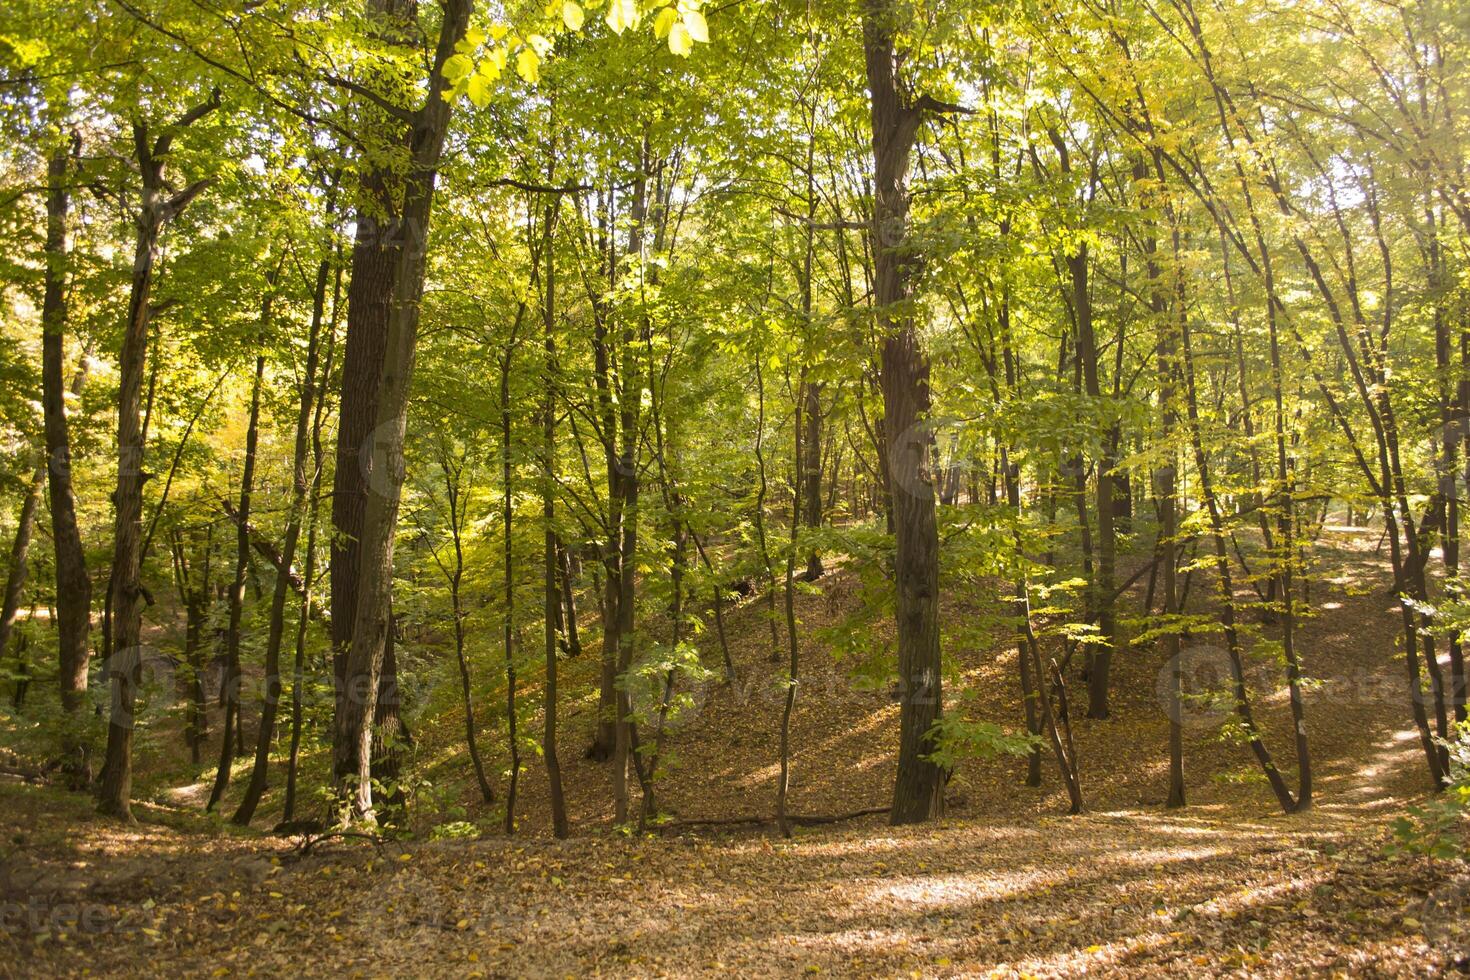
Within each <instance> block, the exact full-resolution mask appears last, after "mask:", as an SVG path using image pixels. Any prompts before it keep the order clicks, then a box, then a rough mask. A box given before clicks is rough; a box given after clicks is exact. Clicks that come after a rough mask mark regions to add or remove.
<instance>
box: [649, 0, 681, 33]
mask: <svg viewBox="0 0 1470 980" xmlns="http://www.w3.org/2000/svg"><path fill="white" fill-rule="evenodd" d="M678 19H679V12H678V11H676V10H675V9H674V8H673V7H665V8H664V9H662V10H660V11H659V12H658V16H657V17H655V18H654V20H653V36H654V37H656V38H658V39H659V40H660V41H662V40H663V39H664V38H666V37H668V36H669V30H670V28H672V27H673V26H674V22H675V21H677V20H678Z"/></svg>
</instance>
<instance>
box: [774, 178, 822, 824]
mask: <svg viewBox="0 0 1470 980" xmlns="http://www.w3.org/2000/svg"><path fill="white" fill-rule="evenodd" d="M808 162H810V161H808ZM809 263H810V253H808V269H809V268H810V264H809ZM805 373H806V372H805V371H803V372H802V374H803V378H802V381H801V384H800V386H799V387H800V391H798V393H797V397H796V405H797V408H796V420H795V424H794V425H793V427H792V429H793V434H794V435H793V437H794V442H795V447H794V448H795V452H794V453H793V454H792V464H793V465H794V466H795V468H796V473H797V480H796V481H795V485H794V486H792V488H791V541H790V543H789V546H788V548H787V551H786V642H787V651H788V656H789V657H790V660H789V662H788V664H787V668H786V698H785V704H784V705H782V708H781V774H780V777H779V778H778V780H777V783H776V827H777V829H779V830H780V831H781V836H782V837H790V836H791V824H790V822H789V821H788V820H787V817H786V797H787V794H788V792H789V790H790V787H791V714H792V711H793V710H794V709H795V708H796V682H797V672H798V669H799V667H800V666H801V650H800V646H799V645H798V643H797V637H796V585H795V582H796V538H797V529H798V528H799V527H800V526H801V516H802V514H801V512H802V507H801V496H802V494H803V492H804V490H803V483H804V481H803V480H801V475H802V472H801V471H802V466H803V459H804V458H806V457H805V456H804V453H803V450H804V449H805V448H806V447H804V446H803V445H802V438H803V429H804V428H805V427H804V426H803V425H802V417H801V416H802V404H803V402H806V404H808V405H810V402H807V400H806V393H807V389H809V388H810V387H811V383H810V382H809V381H807V380H806V378H805ZM818 431H819V432H820V430H818ZM806 434H807V435H808V436H810V434H811V430H810V429H809V428H808V429H806ZM818 465H819V466H820V465H821V463H820V460H819V461H818ZM813 561H815V562H816V567H817V570H818V572H819V573H820V570H821V564H822V563H821V559H820V558H819V557H817V554H816V552H812V553H811V556H810V558H809V559H808V569H810V568H811V562H813Z"/></svg>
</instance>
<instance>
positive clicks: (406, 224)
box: [333, 0, 472, 819]
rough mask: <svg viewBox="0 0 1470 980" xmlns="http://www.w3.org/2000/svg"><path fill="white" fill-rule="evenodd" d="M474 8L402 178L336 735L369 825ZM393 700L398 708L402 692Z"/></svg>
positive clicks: (431, 95)
mask: <svg viewBox="0 0 1470 980" xmlns="http://www.w3.org/2000/svg"><path fill="white" fill-rule="evenodd" d="M471 7H472V3H471V2H470V0H448V2H447V3H446V5H445V10H444V16H443V20H442V22H441V24H440V30H439V39H438V43H437V46H436V48H435V53H434V62H433V68H432V70H431V72H430V74H429V84H428V91H427V92H426V93H425V95H424V103H423V105H422V106H421V107H420V108H419V109H418V111H416V112H415V113H414V123H413V127H412V138H411V153H410V162H409V172H408V173H407V174H406V176H405V178H404V180H405V189H404V198H403V201H404V204H403V208H402V211H401V213H400V219H399V221H400V226H401V227H402V229H403V236H402V251H401V252H400V253H399V255H398V262H397V267H396V269H395V270H394V273H393V293H392V302H391V304H390V307H389V313H388V330H387V339H386V342H385V344H384V348H383V349H384V356H383V362H382V373H381V375H380V377H379V378H378V384H377V388H378V396H379V397H378V405H377V413H376V416H375V420H374V425H373V427H372V429H371V432H372V438H371V440H370V442H369V444H368V448H369V450H370V452H369V467H370V470H371V472H372V474H373V491H374V492H373V493H372V494H370V495H369V496H368V498H367V502H366V509H365V512H364V515H363V524H362V534H361V536H360V541H361V552H360V558H361V560H360V566H359V578H358V583H357V584H358V595H357V608H356V611H355V612H356V614H355V617H354V625H353V628H352V631H351V644H350V646H349V647H348V650H347V655H346V658H345V662H344V663H343V669H342V673H343V676H344V677H345V678H347V680H348V685H344V688H343V690H342V692H341V693H339V697H338V712H337V719H336V724H335V727H334V739H333V771H334V777H335V782H336V785H337V788H338V792H339V794H341V795H342V796H343V797H344V798H345V799H346V801H347V802H348V804H349V810H350V812H349V814H348V816H349V817H350V818H368V819H370V818H371V817H372V813H373V798H372V747H373V733H374V714H375V713H378V712H376V711H375V710H373V709H371V708H370V707H369V705H370V704H371V705H374V706H377V705H378V701H379V699H378V694H379V687H380V684H379V682H380V680H382V675H383V668H384V662H385V660H386V659H387V653H388V646H387V644H388V631H389V629H390V626H391V622H390V613H389V602H390V601H391V595H392V585H393V537H394V532H395V530H396V527H397V523H398V504H399V500H400V496H401V492H402V488H403V471H402V463H403V439H404V431H405V424H406V420H407V412H408V388H409V383H410V381H411V380H412V377H413V365H414V352H415V348H416V343H417V336H418V322H419V305H420V298H421V296H422V293H423V284H424V269H425V261H426V258H427V251H428V231H429V221H430V217H431V213H432V210H433V203H434V181H435V177H436V175H437V173H438V167H439V159H440V157H441V155H442V153H443V150H444V138H445V136H446V134H447V132H448V128H449V115H450V103H449V102H447V101H446V100H445V99H444V97H443V95H444V92H445V81H444V74H443V66H444V62H445V61H447V60H448V59H449V57H450V56H451V55H452V54H453V53H454V45H455V43H456V42H458V41H459V39H460V38H461V37H463V36H464V32H465V28H466V26H467V24H468V22H469V16H470V10H471ZM349 306H350V301H349ZM350 315H351V314H350V311H349V316H350ZM339 465H340V464H339ZM349 685H350V687H349ZM383 686H384V687H385V688H386V687H387V686H388V685H383ZM391 693H392V694H393V695H394V700H395V701H396V693H397V692H396V691H393V692H391ZM344 695H346V696H344Z"/></svg>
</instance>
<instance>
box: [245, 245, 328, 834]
mask: <svg viewBox="0 0 1470 980" xmlns="http://www.w3.org/2000/svg"><path fill="white" fill-rule="evenodd" d="M329 271H330V267H329V265H328V263H327V261H326V260H325V259H324V260H323V261H322V262H321V263H320V264H319V265H318V266H317V276H316V287H315V290H314V292H313V296H312V315H311V329H310V332H309V334H308V336H307V342H306V367H305V372H304V377H303V380H302V385H301V401H300V405H299V406H298V408H297V410H296V432H295V441H294V444H293V446H292V450H291V487H292V492H291V509H290V511H289V514H288V516H287V518H286V535H285V539H284V540H283V541H282V543H281V563H282V564H283V565H284V566H285V567H286V569H287V570H288V572H289V570H290V568H291V565H292V563H293V562H294V561H295V560H296V546H297V543H298V542H299V541H300V539H301V525H302V524H303V523H305V522H306V519H307V507H308V506H309V502H308V500H307V495H308V494H309V493H310V490H311V483H312V478H311V477H310V476H308V475H307V471H306V464H307V454H308V452H309V451H310V449H311V421H312V407H313V402H314V400H315V397H316V391H317V386H318V381H317V372H318V361H319V360H320V358H321V333H322V321H323V319H324V313H325V307H326V295H327V276H328V274H329ZM289 592H290V575H289V574H282V573H279V572H278V573H277V574H276V580H275V587H274V589H273V591H272V593H271V619H270V627H269V632H268V634H267V636H266V646H265V689H264V691H263V692H262V695H261V702H260V724H259V725H258V726H257V729H256V733H255V763H254V767H253V768H252V769H251V771H250V782H249V784H248V785H247V786H246V787H245V795H244V796H243V797H242V798H241V800H240V806H239V809H237V810H236V811H235V815H234V816H233V817H232V818H231V820H232V821H233V822H234V823H236V824H239V825H241V826H249V824H250V821H251V818H253V817H254V816H255V809H256V807H257V806H259V805H260V798H261V796H262V795H263V794H264V793H265V787H266V779H267V775H268V770H269V768H270V753H271V745H272V743H274V742H275V737H276V712H277V710H278V709H279V707H280V703H281V645H282V643H284V642H285V637H286V597H287V594H288V593H289Z"/></svg>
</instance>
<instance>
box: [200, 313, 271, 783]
mask: <svg viewBox="0 0 1470 980" xmlns="http://www.w3.org/2000/svg"><path fill="white" fill-rule="evenodd" d="M270 302H271V301H270V298H269V296H267V298H266V300H265V302H264V307H263V308H264V313H263V315H262V317H261V320H262V326H264V325H265V324H268V323H269V321H270ZM262 342H264V341H263V339H262ZM264 377H265V355H264V354H260V355H258V356H257V357H256V358H255V382H254V384H252V385H251V388H250V420H249V422H248V423H247V427H246V429H245V468H244V471H243V472H242V473H241V474H240V505H239V508H238V510H237V511H236V513H238V514H239V517H240V519H239V523H238V524H237V525H236V527H235V576H234V578H233V579H232V580H231V581H230V625H229V626H228V627H227V628H226V630H225V675H224V683H223V684H221V685H220V692H219V696H220V704H221V706H222V707H223V708H224V726H223V728H222V730H221V735H222V737H221V738H220V748H219V768H218V769H217V770H216V771H215V774H214V788H213V789H212V790H210V793H209V804H208V805H207V806H206V807H205V809H206V810H213V809H214V808H215V807H216V806H218V805H219V802H220V800H221V798H223V797H224V794H225V790H226V789H227V788H228V787H229V785H230V771H231V769H233V768H234V764H235V752H236V750H237V749H238V745H237V741H238V739H239V734H238V733H239V726H240V693H241V692H240V682H241V674H240V620H241V618H242V616H243V614H244V611H245V579H246V576H247V575H248V574H249V571H250V505H251V499H250V498H251V495H252V491H253V490H254V485H255V450H256V447H257V445H258V444H259V439H260V387H261V382H262V380H263V378H264ZM285 564H286V567H287V568H289V567H290V566H289V560H287V562H286V563H285ZM277 579H278V580H280V581H282V582H284V581H285V579H286V576H285V575H284V574H278V575H277ZM278 682H279V680H278ZM252 809H253V808H252Z"/></svg>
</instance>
